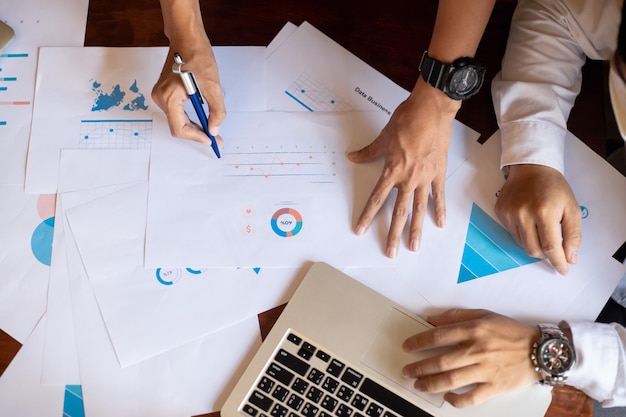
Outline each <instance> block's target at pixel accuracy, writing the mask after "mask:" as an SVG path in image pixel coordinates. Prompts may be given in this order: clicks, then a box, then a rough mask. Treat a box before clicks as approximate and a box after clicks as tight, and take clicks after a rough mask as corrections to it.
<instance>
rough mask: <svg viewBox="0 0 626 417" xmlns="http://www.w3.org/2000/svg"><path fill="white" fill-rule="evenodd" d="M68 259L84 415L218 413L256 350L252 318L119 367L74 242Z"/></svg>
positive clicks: (256, 329) (129, 416)
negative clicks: (134, 363) (140, 360)
mask: <svg viewBox="0 0 626 417" xmlns="http://www.w3.org/2000/svg"><path fill="white" fill-rule="evenodd" d="M66 230H67V229H66ZM68 258H70V261H69V265H70V281H71V289H72V300H73V303H72V304H73V308H74V320H75V323H76V330H77V335H76V339H77V346H78V353H79V363H80V377H81V383H82V389H83V393H84V397H85V401H84V406H85V415H87V416H90V417H98V416H102V417H109V416H114V415H124V416H127V417H132V416H137V417H141V416H145V415H150V416H163V417H169V416H192V415H198V414H204V413H208V412H213V411H217V410H219V408H220V407H221V405H222V402H223V401H224V398H225V396H226V394H227V392H229V390H230V389H232V387H233V385H234V382H235V379H236V378H237V377H238V376H239V375H240V374H241V372H242V371H243V368H244V367H245V366H246V365H247V363H248V362H249V360H250V359H251V356H252V355H253V354H254V352H255V351H256V350H257V349H258V347H259V346H260V343H261V338H260V334H259V326H258V320H257V317H256V316H251V317H249V318H247V319H244V320H243V321H241V322H239V323H235V324H233V325H232V326H229V327H227V328H225V329H224V330H222V331H219V332H215V333H213V334H212V335H211V336H207V337H205V338H203V339H199V340H197V341H195V342H191V343H189V344H186V345H184V346H181V347H179V348H176V349H173V350H171V351H169V352H167V353H165V354H162V355H159V356H155V357H153V358H151V359H148V360H145V361H142V362H140V363H138V364H136V365H133V366H129V367H126V368H121V367H120V365H119V363H118V361H117V358H116V356H115V351H114V349H113V345H112V344H111V341H110V339H109V336H108V333H107V329H106V327H105V325H104V321H103V320H102V316H101V315H100V311H99V309H98V304H97V302H96V299H95V296H94V294H93V291H92V288H91V284H90V283H89V280H88V277H87V275H86V273H85V271H84V268H83V267H82V262H81V260H80V257H79V255H78V250H77V248H76V246H75V245H74V244H73V242H72V244H69V242H68ZM164 315H165V316H167V313H164ZM157 319H162V318H157ZM112 398H114V399H115V401H111V399H112Z"/></svg>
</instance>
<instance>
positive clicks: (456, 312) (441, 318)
mask: <svg viewBox="0 0 626 417" xmlns="http://www.w3.org/2000/svg"><path fill="white" fill-rule="evenodd" d="M490 314H494V313H493V312H491V311H489V310H484V309H464V308H451V309H449V310H446V311H444V312H443V313H441V314H433V315H430V316H428V321H429V322H430V323H432V324H433V325H435V326H444V325H446V324H455V323H462V322H464V321H469V320H476V319H482V318H483V317H485V316H488V315H490Z"/></svg>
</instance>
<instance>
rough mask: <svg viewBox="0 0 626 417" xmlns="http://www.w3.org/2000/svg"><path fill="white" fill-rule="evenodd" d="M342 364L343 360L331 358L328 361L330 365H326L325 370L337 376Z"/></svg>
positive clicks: (342, 366)
mask: <svg viewBox="0 0 626 417" xmlns="http://www.w3.org/2000/svg"><path fill="white" fill-rule="evenodd" d="M344 366H345V365H344V364H343V362H340V361H338V360H337V359H332V360H331V361H330V365H328V368H326V372H328V373H329V374H331V375H332V376H335V377H337V378H339V375H340V374H341V371H342V370H343V368H344Z"/></svg>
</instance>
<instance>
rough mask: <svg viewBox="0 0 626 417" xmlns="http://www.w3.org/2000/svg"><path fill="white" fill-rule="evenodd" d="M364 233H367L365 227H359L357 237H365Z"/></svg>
mask: <svg viewBox="0 0 626 417" xmlns="http://www.w3.org/2000/svg"><path fill="white" fill-rule="evenodd" d="M363 233H365V227H363V226H359V227H357V228H356V235H357V236H363Z"/></svg>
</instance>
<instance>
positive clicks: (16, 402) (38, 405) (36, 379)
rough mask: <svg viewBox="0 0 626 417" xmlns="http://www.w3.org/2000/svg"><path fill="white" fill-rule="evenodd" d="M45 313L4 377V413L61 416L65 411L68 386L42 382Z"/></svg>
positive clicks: (0, 384) (0, 403) (0, 389)
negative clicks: (64, 404)
mask: <svg viewBox="0 0 626 417" xmlns="http://www.w3.org/2000/svg"><path fill="white" fill-rule="evenodd" d="M44 326H45V317H44V318H42V320H41V321H40V322H39V324H38V325H37V326H36V327H35V329H34V330H33V332H32V334H31V335H30V337H29V338H28V340H27V341H26V342H25V343H24V345H23V346H22V347H21V349H20V350H19V352H17V355H15V358H13V360H12V361H11V363H10V364H9V366H8V368H7V369H6V370H5V371H4V373H3V374H2V378H0V415H3V416H20V417H58V416H61V415H62V414H63V392H64V390H65V387H64V386H54V385H42V384H41V353H42V351H43V338H44V334H43V333H44Z"/></svg>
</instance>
